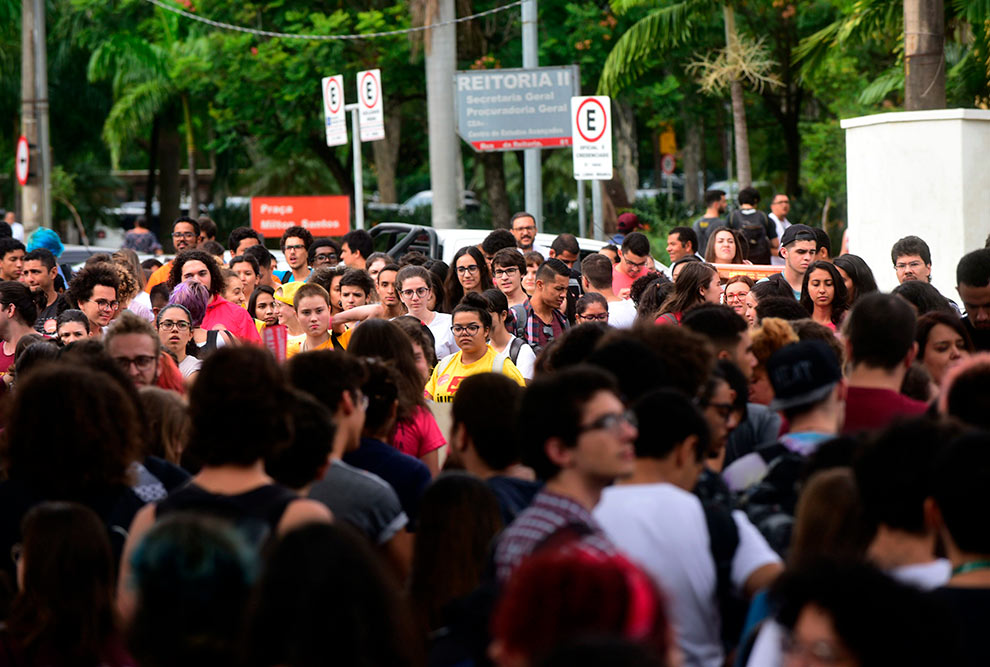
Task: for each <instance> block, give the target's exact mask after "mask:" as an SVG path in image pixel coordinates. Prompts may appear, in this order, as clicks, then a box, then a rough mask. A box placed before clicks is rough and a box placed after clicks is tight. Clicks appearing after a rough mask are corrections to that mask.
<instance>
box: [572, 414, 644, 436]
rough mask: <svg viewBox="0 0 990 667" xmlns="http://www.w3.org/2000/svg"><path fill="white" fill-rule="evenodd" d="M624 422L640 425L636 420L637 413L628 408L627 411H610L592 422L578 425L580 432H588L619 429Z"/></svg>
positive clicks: (630, 424)
mask: <svg viewBox="0 0 990 667" xmlns="http://www.w3.org/2000/svg"><path fill="white" fill-rule="evenodd" d="M623 424H626V425H628V426H632V427H633V428H635V427H636V426H638V425H639V423H638V421H637V420H636V415H635V413H633V411H632V410H627V411H626V412H610V413H609V414H607V415H602V416H601V417H599V418H598V419H596V420H595V421H593V422H591V423H590V424H585V425H584V426H580V427H578V433H579V434H581V433H587V432H588V431H612V432H615V431H618V430H619V427H620V426H622V425H623Z"/></svg>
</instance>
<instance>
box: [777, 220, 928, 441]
mask: <svg viewBox="0 0 990 667" xmlns="http://www.w3.org/2000/svg"><path fill="white" fill-rule="evenodd" d="M792 229H793V227H792ZM915 319H916V316H915V313H914V310H913V309H912V307H911V305H910V304H909V303H908V302H907V301H906V300H904V299H902V298H900V297H899V296H894V295H892V294H879V293H875V294H867V295H866V296H863V297H860V298H859V299H857V301H856V304H855V305H854V306H853V309H852V310H851V311H850V312H849V315H848V316H847V318H846V325H845V331H846V358H847V359H848V360H849V363H850V367H851V369H852V370H851V372H850V373H849V377H848V382H849V395H848V398H847V399H846V401H847V402H846V420H845V425H844V426H843V428H842V432H843V433H856V432H857V431H862V430H867V429H877V428H883V427H885V426H887V425H888V424H889V423H890V422H892V421H893V420H894V419H896V418H897V417H899V416H911V415H920V414H922V413H924V412H925V410H927V409H928V406H927V405H926V404H924V403H922V402H921V401H916V400H914V399H912V398H908V397H907V396H904V395H903V394H901V393H900V388H901V384H902V383H903V381H904V375H905V374H906V373H907V370H908V368H910V366H911V362H913V361H914V358H915V356H916V355H917V352H918V344H917V343H916V342H915V340H914V332H915Z"/></svg>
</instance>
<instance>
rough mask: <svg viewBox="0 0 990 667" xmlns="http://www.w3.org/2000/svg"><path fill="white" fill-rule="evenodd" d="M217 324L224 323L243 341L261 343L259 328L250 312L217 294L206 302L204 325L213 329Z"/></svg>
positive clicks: (228, 329)
mask: <svg viewBox="0 0 990 667" xmlns="http://www.w3.org/2000/svg"><path fill="white" fill-rule="evenodd" d="M217 324H222V325H223V326H224V328H226V329H227V331H229V332H230V333H232V334H234V335H235V336H237V337H238V338H240V339H241V340H243V341H248V342H250V343H256V344H258V345H260V344H261V336H260V335H259V334H258V328H257V327H256V326H254V320H253V319H252V318H251V316H250V315H248V312H247V311H246V310H244V309H243V308H241V307H240V306H238V305H236V304H233V303H231V302H230V301H227V300H226V299H224V298H223V297H222V296H215V297H213V298H212V299H210V302H209V303H208V304H206V316H205V317H204V318H203V324H202V327H203V328H204V329H212V328H213V327H214V326H216V325H217Z"/></svg>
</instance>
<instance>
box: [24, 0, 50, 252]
mask: <svg viewBox="0 0 990 667" xmlns="http://www.w3.org/2000/svg"><path fill="white" fill-rule="evenodd" d="M45 35H46V32H45V0H34V81H35V83H34V86H35V91H34V104H35V114H36V115H37V120H38V153H39V157H40V158H41V165H40V166H41V220H40V224H42V225H44V226H45V227H48V228H49V229H50V228H51V226H52V182H51V181H52V176H51V174H52V154H51V147H50V145H49V133H48V53H47V50H46V49H47V47H46V37H45ZM33 231H34V226H33V225H32V226H30V227H29V226H28V225H24V237H25V238H27V236H28V234H30V233H31V232H33Z"/></svg>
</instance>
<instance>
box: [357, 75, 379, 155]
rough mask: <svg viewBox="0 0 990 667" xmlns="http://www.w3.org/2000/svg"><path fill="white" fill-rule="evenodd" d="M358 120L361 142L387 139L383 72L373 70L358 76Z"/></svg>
mask: <svg viewBox="0 0 990 667" xmlns="http://www.w3.org/2000/svg"><path fill="white" fill-rule="evenodd" d="M357 91H358V110H359V113H358V120H359V123H358V125H359V127H360V129H361V141H380V140H381V139H384V138H385V113H384V110H383V108H384V103H383V102H382V72H381V70H378V69H371V70H367V71H364V72H358V74H357Z"/></svg>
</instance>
